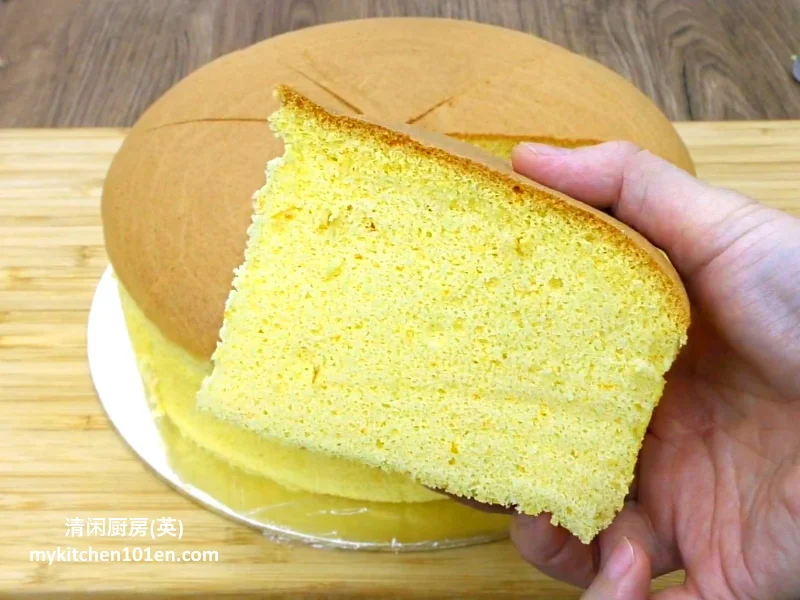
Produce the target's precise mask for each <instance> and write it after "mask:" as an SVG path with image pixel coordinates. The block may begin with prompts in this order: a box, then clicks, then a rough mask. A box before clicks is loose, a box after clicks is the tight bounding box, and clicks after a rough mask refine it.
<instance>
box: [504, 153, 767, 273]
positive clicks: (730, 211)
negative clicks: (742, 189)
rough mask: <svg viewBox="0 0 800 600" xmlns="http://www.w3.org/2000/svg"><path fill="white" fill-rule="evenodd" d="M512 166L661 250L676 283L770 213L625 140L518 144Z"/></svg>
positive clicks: (723, 249) (695, 270)
mask: <svg viewBox="0 0 800 600" xmlns="http://www.w3.org/2000/svg"><path fill="white" fill-rule="evenodd" d="M512 162H513V164H514V168H515V169H516V170H517V171H518V172H519V173H520V174H522V175H525V176H527V177H530V178H531V179H534V180H535V181H538V182H539V183H542V184H544V185H546V186H548V187H551V188H554V189H557V190H559V191H561V192H564V193H565V194H567V195H569V196H572V197H573V198H575V199H577V200H580V201H582V202H585V203H587V204H590V205H592V206H594V207H596V208H600V209H611V211H612V213H613V214H614V216H616V217H617V218H618V219H619V220H621V221H623V222H625V223H626V224H628V225H630V226H631V227H633V228H634V229H636V230H637V231H638V232H639V233H641V234H642V235H643V236H644V237H646V238H647V239H649V240H650V241H651V242H652V243H654V244H655V245H656V246H658V247H660V248H661V249H662V250H664V251H665V252H666V253H667V254H668V255H669V257H670V260H671V261H672V262H673V264H674V265H675V267H676V269H677V270H678V271H679V272H680V273H681V275H682V276H683V277H684V278H691V277H692V276H693V275H694V274H695V273H697V271H698V270H700V269H701V268H702V267H703V266H704V265H707V264H708V263H709V262H711V261H712V260H713V259H714V258H715V257H716V256H719V255H720V254H722V253H723V252H724V251H725V250H726V249H727V248H729V247H730V246H731V245H732V244H733V243H734V242H735V241H736V240H738V239H739V238H740V237H741V236H742V235H744V234H745V233H746V232H747V231H750V230H752V229H754V228H756V227H758V226H759V225H760V224H761V223H762V222H764V221H766V220H768V219H770V218H774V215H771V214H770V213H774V212H775V211H771V210H770V209H767V208H766V207H764V206H762V205H760V204H758V203H756V202H754V201H752V200H750V199H748V198H746V197H745V196H742V195H741V194H737V193H735V192H732V191H729V190H722V189H717V188H714V187H711V186H709V185H706V184H704V183H702V182H701V181H699V180H698V179H695V178H694V177H692V176H691V175H689V174H688V173H686V172H685V171H682V170H681V169H679V168H678V167H676V166H674V165H672V164H671V163H668V162H667V161H665V160H662V159H661V158H658V157H656V156H655V155H653V154H651V153H649V152H646V151H644V150H642V149H640V148H639V147H637V146H635V145H634V144H631V143H629V142H608V143H605V144H599V145H597V146H589V147H584V148H579V149H575V150H568V149H565V148H554V147H551V146H545V145H542V144H521V145H520V146H517V148H515V150H514V153H513V155H512Z"/></svg>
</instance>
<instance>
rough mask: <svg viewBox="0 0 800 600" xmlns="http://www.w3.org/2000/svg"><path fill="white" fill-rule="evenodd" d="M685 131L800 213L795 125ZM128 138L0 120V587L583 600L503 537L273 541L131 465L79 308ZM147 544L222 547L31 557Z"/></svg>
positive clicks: (88, 294)
mask: <svg viewBox="0 0 800 600" xmlns="http://www.w3.org/2000/svg"><path fill="white" fill-rule="evenodd" d="M679 129H680V131H681V133H682V135H683V136H684V138H685V139H686V141H687V143H688V145H689V147H690V149H691V151H692V154H693V156H694V158H695V161H696V162H697V166H698V172H699V175H700V176H701V177H703V178H705V179H707V180H708V181H710V182H712V183H715V184H718V185H722V186H727V187H731V188H735V189H738V190H740V191H742V192H744V193H746V194H749V195H751V196H753V197H755V198H758V199H760V200H762V201H764V202H766V203H768V204H771V205H772V206H775V207H778V208H781V209H784V210H787V211H790V212H793V213H794V214H796V215H800V121H797V122H747V123H685V124H680V125H679ZM124 133H125V132H124V131H121V130H111V129H82V130H81V129H76V130H4V131H3V130H0V596H1V595H17V594H32V595H37V594H38V595H41V596H42V597H47V598H55V597H63V596H67V595H71V594H78V593H79V592H82V591H88V590H91V591H93V592H95V593H99V594H101V595H110V596H114V597H119V596H120V595H122V594H126V593H127V594H132V593H142V594H144V595H145V596H149V595H151V594H152V595H158V596H179V595H181V596H182V595H187V594H192V593H197V594H200V595H203V596H207V595H211V594H220V593H231V594H233V593H239V594H243V595H249V596H253V597H256V596H261V595H267V594H269V595H288V594H298V595H303V596H348V597H349V596H361V597H371V598H372V597H386V596H391V597H431V596H436V597H442V596H450V597H478V596H492V597H495V596H498V595H503V596H509V597H510V596H521V597H547V598H576V597H578V595H579V594H578V592H577V591H576V590H575V589H574V588H570V587H568V586H564V585H561V584H558V583H556V582H553V581H551V580H550V579H548V578H547V577H545V576H544V575H541V574H539V573H537V572H536V571H535V570H533V569H532V568H530V567H528V566H527V565H525V564H523V563H522V561H521V560H519V559H518V558H517V555H516V552H515V551H514V549H513V548H512V547H511V545H510V544H509V543H507V542H502V543H496V544H491V545H486V546H480V547H474V548H467V549H461V550H451V551H444V552H438V553H425V554H405V555H377V554H364V553H351V552H341V551H340V552H334V551H324V550H314V549H311V548H305V547H299V546H292V545H276V544H274V543H272V542H270V541H268V540H267V539H265V538H263V537H262V536H260V535H259V534H258V533H255V532H253V531H251V530H249V529H247V528H245V527H243V526H240V525H237V524H234V523H232V522H229V521H227V520H225V519H223V518H221V517H218V516H216V515H214V514H211V513H210V512H208V511H206V510H204V509H202V508H200V507H198V506H196V505H195V504H193V503H192V502H191V501H189V500H187V499H185V498H184V497H183V496H181V495H179V494H178V493H176V492H174V491H173V490H172V489H171V488H170V487H168V486H167V485H166V484H164V483H163V482H162V481H161V480H159V479H158V478H157V477H156V476H154V475H153V474H152V473H151V472H150V471H149V470H148V468H147V467H145V466H144V465H142V464H141V463H140V462H139V460H138V459H137V458H136V457H135V456H134V455H133V454H132V453H131V451H130V450H128V448H127V446H126V445H125V444H124V443H123V442H122V441H121V440H120V439H119V438H118V437H117V435H116V434H115V433H114V431H112V429H111V428H110V426H109V423H108V422H107V420H106V418H105V416H104V414H103V411H102V409H101V408H100V405H99V403H98V401H97V399H96V398H95V395H94V391H93V388H92V383H91V381H90V379H89V375H88V372H87V366H86V357H85V331H86V318H87V311H88V308H89V303H90V301H91V298H92V293H93V291H94V287H95V284H96V283H97V280H98V277H99V276H100V274H101V272H102V271H103V269H104V268H105V266H106V257H105V254H104V252H103V236H102V230H101V227H100V217H99V202H100V193H101V186H102V182H103V177H104V175H105V172H106V168H107V167H108V164H109V161H110V160H111V157H112V155H113V154H114V152H115V151H116V149H117V148H118V147H119V144H120V141H121V140H122V137H123V135H124ZM74 517H79V518H87V517H92V518H100V517H105V518H110V517H120V518H132V517H145V518H148V519H159V518H161V517H172V518H175V519H180V520H181V521H182V523H183V527H184V535H183V538H182V539H180V540H177V539H173V538H172V537H169V536H162V537H161V538H159V539H158V540H156V541H153V540H149V541H148V540H146V539H141V538H140V541H135V540H132V539H130V538H109V537H89V538H86V537H84V538H75V537H67V536H66V532H67V529H66V526H65V523H66V519H68V518H74ZM148 545H149V546H150V547H151V549H152V550H157V549H169V550H176V551H179V552H180V551H183V550H200V551H203V550H216V551H217V552H218V556H219V561H218V562H204V563H183V564H175V563H159V562H118V563H101V562H94V563H68V562H61V563H54V564H53V565H52V566H50V565H48V564H47V563H41V562H36V561H31V560H30V555H29V553H30V551H32V550H51V551H52V550H55V549H56V548H57V547H58V546H60V547H61V548H62V549H65V548H67V547H73V548H77V549H79V550H83V549H88V548H89V547H90V546H91V547H92V548H93V549H95V550H121V549H122V548H124V547H125V546H128V547H130V548H132V547H134V546H148ZM675 577H676V576H672V581H675V580H676V578H675ZM663 584H664V581H663V580H662V581H661V582H658V583H656V586H661V585H663Z"/></svg>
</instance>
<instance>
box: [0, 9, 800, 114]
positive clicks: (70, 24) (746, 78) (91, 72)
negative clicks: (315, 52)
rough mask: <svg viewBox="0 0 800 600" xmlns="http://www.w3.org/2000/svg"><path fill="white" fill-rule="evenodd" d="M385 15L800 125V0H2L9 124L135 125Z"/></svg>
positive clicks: (674, 97)
mask: <svg viewBox="0 0 800 600" xmlns="http://www.w3.org/2000/svg"><path fill="white" fill-rule="evenodd" d="M376 16H436V17H450V18H461V19H471V20H476V21H483V22H486V23H492V24H496V25H502V26H505V27H510V28H514V29H519V30H522V31H527V32H530V33H533V34H536V35H539V36H542V37H544V38H547V39H549V40H552V41H554V42H556V43H558V44H561V45H563V46H566V47H567V48H570V49H572V50H574V51H576V52H580V53H582V54H585V55H587V56H590V57H592V58H595V59H597V60H599V61H600V62H602V63H605V64H606V65H608V66H610V67H611V68H613V69H615V70H617V71H618V72H620V73H622V74H623V75H624V76H626V77H627V78H629V79H630V80H632V81H633V82H634V83H635V84H636V85H637V86H638V87H639V88H640V89H642V90H643V91H644V92H645V93H646V94H648V95H649V96H650V97H652V98H653V99H654V100H655V101H656V102H657V103H658V104H659V105H660V106H661V107H662V108H663V109H664V111H665V112H666V113H667V115H668V116H669V117H670V118H672V119H673V120H714V119H716V120H722V119H787V118H795V119H796V118H800V83H797V82H795V81H794V80H793V78H792V76H791V65H792V61H791V56H792V54H800V0H758V1H755V0H557V1H556V0H491V1H487V0H438V1H433V0H431V1H428V0H2V2H0V127H61V126H72V127H75V126H113V127H118V126H128V125H131V124H132V123H133V122H134V121H135V120H136V118H137V117H138V116H139V114H141V112H142V111H143V110H144V109H145V108H146V107H147V106H148V105H149V104H150V103H151V102H152V101H153V100H155V99H156V98H157V97H158V96H160V95H161V94H162V93H163V92H164V91H165V90H166V89H168V88H169V87H170V86H171V85H172V84H173V83H175V82H176V81H178V80H179V79H181V78H182V77H184V76H185V75H187V74H188V73H189V72H191V71H192V70H194V69H196V68H198V67H200V66H201V65H203V64H205V63H207V62H208V61H210V60H212V59H214V58H215V57H217V56H220V55H221V54H224V53H227V52H230V51H232V50H236V49H238V48H242V47H244V46H247V45H249V44H251V43H254V42H256V41H259V40H263V39H265V38H268V37H270V36H274V35H277V34H280V33H283V32H286V31H291V30H295V29H300V28H303V27H308V26H311V25H315V24H318V23H326V22H331V21H339V20H345V19H355V18H363V17H376ZM508 59H509V61H513V60H514V57H513V56H509V57H508Z"/></svg>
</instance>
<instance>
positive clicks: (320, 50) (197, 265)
mask: <svg viewBox="0 0 800 600" xmlns="http://www.w3.org/2000/svg"><path fill="white" fill-rule="evenodd" d="M278 84H288V85H290V86H291V87H292V88H293V89H295V90H297V91H298V92H300V93H301V94H303V95H304V96H307V97H308V98H310V99H311V100H313V101H315V102H318V103H320V104H322V105H323V106H325V107H328V108H330V109H332V110H334V111H336V112H339V113H350V114H358V113H362V114H364V115H369V116H373V117H378V118H381V119H385V120H387V121H389V122H393V123H394V122H399V123H403V122H409V123H413V124H414V125H415V126H417V127H423V128H425V129H428V130H432V131H438V132H443V133H450V132H458V133H459V134H461V135H460V136H459V137H461V136H462V135H466V136H467V137H469V136H478V137H480V136H484V137H487V138H490V137H501V136H505V137H510V138H519V139H525V138H536V139H540V140H542V141H550V140H553V141H555V140H569V141H571V142H576V143H581V142H582V141H583V140H585V141H604V140H609V139H628V140H631V141H633V142H635V143H638V144H639V145H641V146H643V147H645V148H647V149H649V150H651V151H652V152H654V153H655V154H657V155H660V156H662V157H664V158H666V159H668V160H670V161H672V162H674V163H675V164H677V165H679V166H681V167H683V168H685V169H687V170H690V171H691V170H692V163H691V160H690V158H689V155H688V153H687V151H686V148H685V147H684V145H683V143H682V142H681V140H680V138H679V137H678V135H677V133H676V132H675V130H674V128H673V127H672V125H671V124H670V123H669V122H668V121H667V119H666V118H665V117H664V116H663V114H662V113H661V112H660V111H659V110H658V109H657V108H656V107H655V106H654V105H653V104H652V102H651V101H650V100H648V99H647V98H646V97H645V96H644V95H643V94H641V93H640V92H639V91H638V90H636V89H635V88H634V87H633V86H631V85H630V84H629V83H628V82H627V81H625V80H624V79H623V78H622V77H620V76H619V75H617V74H615V73H613V72H612V71H610V70H608V69H606V68H605V67H603V66H601V65H599V64H598V63H595V62H593V61H591V60H588V59H586V58H583V57H580V56H578V55H575V54H572V53H570V52H568V51H566V50H564V49H563V48H560V47H558V46H555V45H553V44H550V43H548V42H545V41H544V40H540V39H538V38H535V37H533V36H529V35H527V34H523V33H520V32H516V31H511V30H507V29H503V28H498V27H493V26H489V25H481V24H477V23H471V22H467V21H452V20H444V19H439V20H436V19H378V20H366V21H350V22H343V23H335V24H331V25H325V26H321V27H313V28H309V29H305V30H302V31H299V32H294V33H291V34H286V35H282V36H278V37H275V38H272V39H270V40H267V41H265V42H262V43H260V44H256V45H255V46H252V47H250V48H247V49H245V50H242V51H239V52H235V53H232V54H230V55H227V56H224V57H222V58H220V59H218V60H216V61H214V62H212V63H210V64H209V65H206V66H205V67H203V68H202V69H199V70H198V71H196V72H195V73H193V74H191V75H190V76H189V77H187V78H186V79H184V80H183V81H181V82H180V83H179V84H178V85H176V86H175V87H174V88H173V89H172V90H170V91H169V92H168V93H167V94H165V95H164V96H163V97H162V98H161V99H160V100H158V101H157V102H156V103H155V104H154V105H153V106H152V107H151V108H150V109H149V110H148V111H147V112H146V113H145V114H144V115H143V116H142V118H141V119H140V120H139V121H138V122H137V124H136V125H135V126H134V127H133V129H132V130H131V132H130V134H129V136H128V138H127V139H126V140H125V143H124V144H123V146H122V148H121V149H120V152H119V153H118V154H117V156H116V157H115V159H114V161H113V163H112V165H111V168H110V170H109V173H108V177H107V179H106V182H105V186H104V190H103V206H102V210H103V223H104V230H105V238H106V247H107V250H108V253H109V256H110V259H111V262H112V264H113V266H114V269H115V271H116V272H117V274H118V276H119V278H120V280H121V281H122V283H123V284H124V285H125V287H126V288H127V289H128V291H129V292H130V294H131V295H132V297H133V298H134V299H135V300H136V302H137V304H138V305H139V306H140V307H141V308H142V310H143V311H144V312H145V314H146V315H147V316H148V317H149V318H150V319H151V320H153V321H154V322H155V323H156V324H157V325H158V326H159V327H160V328H161V329H162V331H164V333H165V334H166V335H167V336H168V337H170V338H171V339H172V340H174V341H176V342H178V343H179V344H181V345H182V346H184V347H185V348H187V349H188V350H190V351H191V352H193V353H194V354H196V355H198V356H201V357H208V356H210V354H211V352H212V351H213V349H214V346H215V344H216V340H217V334H218V331H219V327H220V325H221V323H222V313H223V309H224V303H225V298H226V297H227V294H228V292H229V291H230V286H231V282H232V279H233V269H235V268H236V267H237V266H238V265H239V264H240V263H241V262H242V259H243V256H244V247H245V242H246V231H247V226H248V225H249V223H250V218H251V214H252V202H251V197H252V194H253V193H254V192H255V191H256V190H257V189H258V188H260V187H261V185H263V180H264V166H265V164H266V162H267V161H268V160H270V159H271V158H274V157H275V156H278V155H280V154H281V153H282V145H281V143H280V142H279V141H278V140H276V139H275V138H274V136H273V135H272V133H271V132H270V131H269V128H268V125H267V123H266V118H267V116H268V115H269V114H270V113H272V112H273V111H274V110H276V109H277V108H278V104H277V102H276V101H275V99H274V98H272V91H273V89H274V87H275V86H276V85H278ZM654 260H657V261H658V260H660V258H659V255H658V254H657V253H656V255H655V256H654Z"/></svg>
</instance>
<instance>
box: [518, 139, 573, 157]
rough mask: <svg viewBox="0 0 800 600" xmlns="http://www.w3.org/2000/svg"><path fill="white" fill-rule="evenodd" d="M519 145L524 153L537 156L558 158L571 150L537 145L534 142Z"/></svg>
mask: <svg viewBox="0 0 800 600" xmlns="http://www.w3.org/2000/svg"><path fill="white" fill-rule="evenodd" d="M521 145H522V147H523V148H524V149H525V151H526V152H530V153H531V154H536V155H538V156H559V155H563V154H569V153H570V152H572V150H570V149H569V148H561V147H559V146H548V145H547V144H538V143H536V142H525V143H523V144H521Z"/></svg>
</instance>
